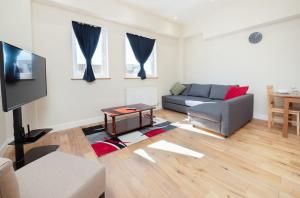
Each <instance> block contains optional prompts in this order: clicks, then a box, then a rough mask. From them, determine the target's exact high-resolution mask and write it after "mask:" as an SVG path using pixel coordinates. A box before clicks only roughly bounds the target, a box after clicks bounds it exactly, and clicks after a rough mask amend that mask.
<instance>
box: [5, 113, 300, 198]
mask: <svg viewBox="0 0 300 198" xmlns="http://www.w3.org/2000/svg"><path fill="white" fill-rule="evenodd" d="M156 115H157V116H159V117H162V118H165V119H167V120H169V121H173V122H177V124H178V126H179V127H180V128H177V129H174V130H172V131H169V132H167V133H164V134H161V135H158V136H155V137H153V138H150V139H147V140H145V141H143V142H140V143H138V144H135V145H132V146H129V147H128V148H125V149H122V150H120V151H117V152H114V153H111V154H108V155H106V156H104V157H102V158H100V159H99V161H100V163H104V164H105V165H106V174H107V179H106V182H107V187H106V195H107V197H108V198H110V197H113V198H114V197H121V198H126V197H137V198H142V197H155V198H162V197H172V198H174V197H264V198H266V197H300V138H299V137H297V136H296V135H294V134H291V135H289V138H288V139H285V138H282V137H281V131H280V130H279V128H275V129H272V130H269V129H268V128H267V127H266V123H265V122H262V121H252V122H251V123H249V124H248V125H247V126H245V127H244V128H243V129H241V130H240V131H238V132H237V133H235V134H234V135H233V136H231V137H230V138H228V139H223V138H220V137H218V136H214V135H211V134H207V133H206V132H205V131H202V130H197V129H195V128H192V127H191V126H190V125H188V124H187V123H186V121H184V120H185V118H186V116H185V115H183V114H179V113H175V112H171V111H166V110H161V111H159V112H156ZM48 144H59V145H60V148H59V150H61V151H64V152H67V153H72V154H75V155H80V156H83V157H85V158H88V159H93V160H96V159H97V158H96V156H95V154H94V151H93V150H92V148H91V147H90V145H89V144H88V141H87V140H86V139H85V137H84V135H83V133H82V132H81V129H80V128H75V129H70V130H66V131H64V132H56V133H51V134H48V135H47V136H46V137H44V138H42V139H41V140H39V141H38V142H36V143H35V144H33V145H31V146H27V147H26V149H29V148H30V147H34V146H40V145H48ZM168 145H172V147H171V148H169V146H168ZM187 151H188V152H187ZM178 152H179V153H180V152H181V153H182V152H183V153H184V154H179V153H178ZM5 155H6V156H8V157H10V158H13V155H14V153H13V147H9V148H8V149H7V151H6V154H5ZM191 155H192V156H191Z"/></svg>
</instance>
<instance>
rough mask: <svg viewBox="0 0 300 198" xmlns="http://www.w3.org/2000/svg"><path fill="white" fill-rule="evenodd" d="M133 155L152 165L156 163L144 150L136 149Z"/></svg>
mask: <svg viewBox="0 0 300 198" xmlns="http://www.w3.org/2000/svg"><path fill="white" fill-rule="evenodd" d="M134 153H135V154H137V155H139V156H141V157H142V158H144V159H146V160H148V161H150V162H152V163H156V161H155V160H154V159H153V158H152V157H151V156H150V155H149V154H148V153H147V152H146V151H145V150H144V149H137V150H135V151H134Z"/></svg>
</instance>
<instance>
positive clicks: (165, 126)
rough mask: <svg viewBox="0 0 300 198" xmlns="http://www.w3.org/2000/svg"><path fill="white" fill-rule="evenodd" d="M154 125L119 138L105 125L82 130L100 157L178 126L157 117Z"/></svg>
mask: <svg viewBox="0 0 300 198" xmlns="http://www.w3.org/2000/svg"><path fill="white" fill-rule="evenodd" d="M153 121H154V124H153V127H146V128H143V129H141V130H139V131H133V132H130V133H127V134H124V135H120V136H118V137H117V138H112V137H111V136H110V135H108V134H107V133H106V132H105V130H104V127H103V125H98V126H93V127H88V128H83V129H82V131H83V133H84V135H85V136H86V138H87V139H88V141H89V143H90V144H91V146H92V148H93V149H94V151H95V153H96V154H97V156H98V157H101V156H103V155H106V154H108V153H111V152H114V151H117V150H120V149H123V148H125V147H127V146H130V145H132V144H135V143H138V142H140V141H143V140H146V139H148V138H150V137H153V136H156V135H159V134H161V133H165V132H167V131H170V130H172V129H175V128H177V127H176V126H173V125H172V123H171V122H169V121H167V120H164V119H162V118H158V117H155V118H154V119H153Z"/></svg>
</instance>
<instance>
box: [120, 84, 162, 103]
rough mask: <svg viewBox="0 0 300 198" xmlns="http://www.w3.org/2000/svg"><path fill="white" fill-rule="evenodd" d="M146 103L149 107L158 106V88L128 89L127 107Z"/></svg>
mask: <svg viewBox="0 0 300 198" xmlns="http://www.w3.org/2000/svg"><path fill="white" fill-rule="evenodd" d="M137 103H144V104H147V105H155V106H157V105H158V96H157V88H156V87H135V88H127V89H126V105H131V104H137Z"/></svg>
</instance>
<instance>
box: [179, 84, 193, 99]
mask: <svg viewBox="0 0 300 198" xmlns="http://www.w3.org/2000/svg"><path fill="white" fill-rule="evenodd" d="M183 85H184V86H185V90H184V91H183V92H182V93H181V94H180V95H182V96H187V95H188V93H189V91H190V88H191V86H192V85H191V84H183Z"/></svg>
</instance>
